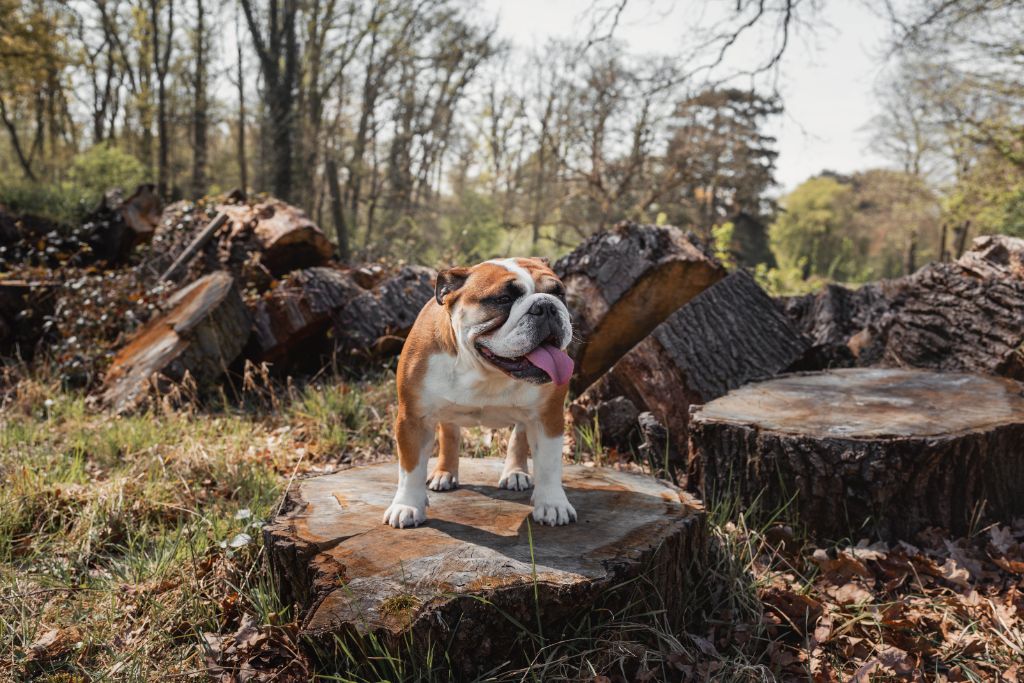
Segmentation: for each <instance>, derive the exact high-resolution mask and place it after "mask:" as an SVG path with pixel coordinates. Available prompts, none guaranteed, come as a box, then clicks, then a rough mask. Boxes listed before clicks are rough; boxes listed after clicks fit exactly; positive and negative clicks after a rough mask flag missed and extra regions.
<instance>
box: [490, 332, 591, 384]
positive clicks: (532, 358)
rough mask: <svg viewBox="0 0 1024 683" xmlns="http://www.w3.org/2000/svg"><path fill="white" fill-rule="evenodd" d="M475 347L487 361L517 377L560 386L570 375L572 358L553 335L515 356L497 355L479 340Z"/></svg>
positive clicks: (566, 381)
mask: <svg viewBox="0 0 1024 683" xmlns="http://www.w3.org/2000/svg"><path fill="white" fill-rule="evenodd" d="M476 348H477V350H478V351H479V352H480V355H481V356H483V357H484V358H485V359H486V360H487V362H489V363H490V364H491V365H493V366H495V367H496V368H498V369H499V370H502V371H503V372H505V373H506V374H508V375H511V376H512V377H515V378H517V379H525V380H528V381H532V382H547V381H552V382H554V383H555V384H558V385H560V386H561V385H563V384H566V383H568V381H569V378H570V377H571V376H572V370H573V362H572V359H571V358H569V355H568V354H567V353H566V352H565V351H563V350H562V349H560V348H559V346H558V342H557V341H556V340H555V339H554V337H550V338H548V339H545V340H544V341H543V342H542V343H541V344H539V345H538V346H537V348H535V349H534V350H533V351H530V352H529V353H527V354H525V355H522V356H518V357H516V358H506V357H504V356H499V355H498V354H496V353H494V352H493V351H491V350H490V349H489V348H487V347H486V346H484V345H483V344H481V343H479V342H477V344H476Z"/></svg>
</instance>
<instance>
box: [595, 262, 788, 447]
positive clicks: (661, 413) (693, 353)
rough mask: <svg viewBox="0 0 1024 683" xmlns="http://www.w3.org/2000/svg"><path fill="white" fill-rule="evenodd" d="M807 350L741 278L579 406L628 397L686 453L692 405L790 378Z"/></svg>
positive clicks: (681, 313) (700, 301)
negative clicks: (756, 384)
mask: <svg viewBox="0 0 1024 683" xmlns="http://www.w3.org/2000/svg"><path fill="white" fill-rule="evenodd" d="M807 348H808V344H807V342H806V340H805V339H804V338H803V337H802V336H801V335H800V334H799V332H797V331H796V329H795V328H794V327H793V325H792V324H791V323H790V322H789V320H787V319H786V318H785V317H784V316H783V315H782V314H781V313H779V312H778V310H777V309H776V308H775V305H774V304H773V302H772V300H771V298H770V297H769V296H768V295H767V294H765V293H764V291H762V290H761V288H760V287H758V285H757V283H755V282H754V280H753V278H751V277H750V276H749V275H747V274H746V273H745V272H743V271H737V272H735V273H733V274H732V275H729V276H728V277H727V278H725V279H724V280H721V281H719V282H717V283H715V284H714V285H712V286H711V287H709V288H708V289H706V290H705V291H704V292H702V293H701V294H698V295H697V296H696V297H694V298H693V300H692V301H690V302H689V303H688V304H685V305H684V306H683V307H681V308H680V309H679V310H677V311H676V312H675V313H673V314H672V315H670V316H669V317H668V318H667V319H666V320H665V321H664V322H663V323H662V324H661V325H659V326H658V327H656V328H655V329H654V331H653V332H651V334H650V335H649V336H648V337H647V338H645V339H644V340H643V341H641V342H640V343H639V344H637V345H636V346H634V347H633V348H632V349H631V350H630V351H629V352H628V353H627V354H626V355H625V356H623V357H622V358H621V359H620V360H619V361H618V362H617V363H616V364H615V365H614V366H613V367H612V369H611V370H609V371H608V372H607V373H606V374H605V375H604V376H603V377H602V378H601V379H600V380H599V381H598V382H597V383H595V384H594V385H592V386H591V388H590V389H588V390H587V391H586V392H585V393H584V394H583V395H582V396H581V397H580V398H579V399H577V402H578V403H581V404H587V403H593V402H596V401H600V400H607V399H608V398H610V397H613V396H623V397H625V398H627V399H629V400H630V401H632V403H633V404H634V405H635V406H636V407H637V408H638V409H640V410H648V411H650V412H651V413H653V414H654V416H655V417H656V418H657V419H658V420H660V421H661V422H663V423H664V424H665V426H666V427H667V428H668V430H669V434H670V436H671V439H672V440H673V442H674V444H676V446H677V447H678V448H679V449H680V450H685V449H684V448H683V447H682V444H685V443H686V434H687V428H688V422H689V407H690V406H691V405H699V404H702V403H705V402H707V401H710V400H712V399H715V398H718V397H719V396H722V395H724V394H725V393H726V392H728V391H730V390H731V389H735V388H737V387H740V386H742V385H744V384H746V383H747V382H751V381H754V380H759V379H765V378H768V377H772V376H774V375H776V374H778V373H780V372H783V371H785V370H787V369H788V368H789V367H790V366H792V365H793V364H794V363H796V362H797V361H798V360H799V359H800V358H802V357H803V355H804V353H805V352H806V351H807Z"/></svg>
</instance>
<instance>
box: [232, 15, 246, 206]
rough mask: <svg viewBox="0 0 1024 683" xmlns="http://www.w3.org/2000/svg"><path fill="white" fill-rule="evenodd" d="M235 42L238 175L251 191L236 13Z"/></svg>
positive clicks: (243, 78) (242, 75)
mask: <svg viewBox="0 0 1024 683" xmlns="http://www.w3.org/2000/svg"><path fill="white" fill-rule="evenodd" d="M235 43H236V45H237V48H238V55H237V57H236V59H237V60H238V62H237V69H238V71H237V78H238V176H239V182H240V183H241V185H242V192H245V193H248V192H249V178H248V171H249V169H248V161H247V160H246V158H245V69H244V68H243V67H242V65H243V63H244V62H243V61H242V57H243V55H242V34H241V33H240V32H239V30H238V15H237V14H236V15H235Z"/></svg>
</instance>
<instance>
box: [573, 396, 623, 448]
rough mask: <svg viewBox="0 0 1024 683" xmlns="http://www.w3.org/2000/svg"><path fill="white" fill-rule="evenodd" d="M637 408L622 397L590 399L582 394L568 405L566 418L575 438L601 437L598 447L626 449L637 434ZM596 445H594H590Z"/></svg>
mask: <svg viewBox="0 0 1024 683" xmlns="http://www.w3.org/2000/svg"><path fill="white" fill-rule="evenodd" d="M639 415H640V411H639V410H638V409H637V407H636V406H635V405H633V402H632V401H630V400H629V399H628V398H626V397H625V396H612V397H610V398H607V399H593V398H592V397H591V396H588V395H587V394H586V393H584V395H583V397H581V398H580V399H579V400H576V401H573V402H572V403H570V404H569V417H570V420H571V422H572V425H573V427H574V429H575V431H576V438H577V439H587V438H591V439H592V438H593V436H594V435H598V436H599V437H600V446H602V447H605V448H608V447H615V448H617V449H618V450H620V451H628V450H629V447H630V445H632V442H633V441H634V438H633V437H634V436H637V435H638V431H637V417H639ZM592 445H593V446H597V444H592Z"/></svg>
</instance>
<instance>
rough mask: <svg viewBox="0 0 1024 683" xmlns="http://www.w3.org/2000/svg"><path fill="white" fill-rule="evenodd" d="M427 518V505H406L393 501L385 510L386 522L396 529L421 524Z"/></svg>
mask: <svg viewBox="0 0 1024 683" xmlns="http://www.w3.org/2000/svg"><path fill="white" fill-rule="evenodd" d="M426 520H427V510H426V507H416V506H415V505H405V504H404V503H392V504H391V506H390V507H389V508H388V509H387V510H385V511H384V523H385V524H390V525H391V526H393V527H395V528H396V529H404V528H405V527H413V526H419V525H420V524H423V522H425V521H426Z"/></svg>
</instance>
